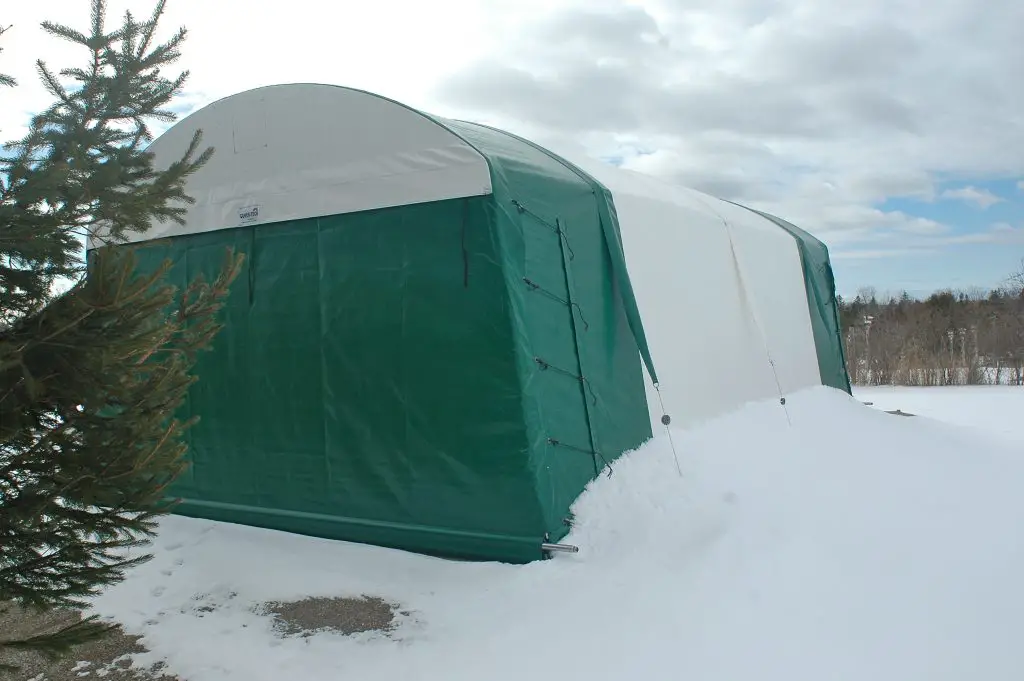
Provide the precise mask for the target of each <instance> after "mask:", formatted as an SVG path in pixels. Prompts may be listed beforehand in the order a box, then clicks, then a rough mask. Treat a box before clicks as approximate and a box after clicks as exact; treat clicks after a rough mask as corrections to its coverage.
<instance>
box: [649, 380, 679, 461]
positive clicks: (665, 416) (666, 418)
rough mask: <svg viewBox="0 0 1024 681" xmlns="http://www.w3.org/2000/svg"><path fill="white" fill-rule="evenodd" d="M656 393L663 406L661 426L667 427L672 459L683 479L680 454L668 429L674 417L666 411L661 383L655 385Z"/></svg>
mask: <svg viewBox="0 0 1024 681" xmlns="http://www.w3.org/2000/svg"><path fill="white" fill-rule="evenodd" d="M654 392H656V393H658V404H659V405H661V425H663V426H665V434H666V435H668V443H669V445H670V446H671V447H672V458H673V459H674V460H675V462H676V471H678V473H679V477H683V467H682V466H680V465H679V453H678V452H677V451H676V443H675V442H674V441H673V440H672V429H671V428H669V427H668V426H669V424H670V423H672V417H671V416H669V415H668V412H667V411H666V410H665V400H663V399H662V397H661V383H655V384H654Z"/></svg>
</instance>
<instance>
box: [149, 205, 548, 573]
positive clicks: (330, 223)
mask: <svg viewBox="0 0 1024 681" xmlns="http://www.w3.org/2000/svg"><path fill="white" fill-rule="evenodd" d="M489 201H491V198H490V197H478V198H473V199H466V200H462V199H460V200H454V201H444V202H436V203H429V204H422V205H416V206H404V207H400V208H393V209H384V210H379V211H370V212H364V213H357V214H350V215H343V216H334V217H327V218H319V219H309V220H302V221H296V222H289V223H278V224H267V225H258V226H256V227H254V228H243V229H233V230H221V231H217V232H211V233H206V234H199V235H190V236H185V237H180V238H177V239H175V240H174V241H172V242H171V243H170V245H169V246H168V247H166V248H163V247H162V250H161V249H152V251H151V252H152V257H153V260H152V264H155V263H156V260H157V259H158V258H159V257H161V256H164V255H168V254H169V255H171V257H173V258H175V260H176V261H179V266H178V267H177V269H176V270H175V277H176V278H177V279H176V283H178V284H179V285H184V283H185V281H186V279H187V278H188V277H192V276H194V275H195V274H197V273H199V272H200V271H202V272H204V273H206V274H207V276H212V275H214V274H215V273H216V271H217V268H218V267H219V265H220V263H221V262H222V258H223V253H224V248H225V247H226V246H235V247H237V248H239V250H243V251H245V252H247V253H248V254H249V256H250V257H249V268H250V269H249V270H247V271H245V272H243V274H242V275H241V276H240V277H239V279H238V280H237V281H236V283H235V285H234V287H233V290H232V295H231V297H230V299H229V301H228V305H227V309H226V312H225V321H226V323H227V326H226V328H225V330H224V332H223V333H222V334H221V335H220V336H218V338H217V339H216V341H215V343H214V348H213V350H212V352H209V353H206V354H204V355H203V357H202V359H201V364H200V366H199V367H198V373H199V375H200V382H199V383H198V384H197V386H195V387H194V388H193V390H192V391H191V393H190V395H189V401H188V405H187V406H188V409H189V411H190V413H197V414H200V415H201V417H202V421H201V422H200V425H198V426H197V427H196V428H195V429H194V430H193V431H192V432H191V434H190V440H191V443H192V447H191V452H190V456H191V458H192V462H193V468H192V470H191V471H190V473H189V474H188V475H187V476H186V477H184V478H182V479H181V480H179V481H178V484H177V485H175V489H174V490H172V491H173V493H175V494H178V495H180V496H181V497H183V499H184V503H183V505H182V506H181V507H180V509H179V510H180V512H181V513H183V514H188V515H195V516H201V517H209V518H213V519H220V520H228V521H233V522H241V523H246V524H252V525H257V526H265V527H274V528H279V529H285V530H288V531H292V532H300V533H308V534H314V535H318V536H328V537H335V538H339V539H350V540H354V541H367V542H371V543H375V544H381V545H390V546H399V547H402V548H406V549H409V550H416V551H423V552H428V553H440V554H444V555H453V556H464V557H470V558H484V559H498V560H509V561H526V560H532V559H536V558H538V557H540V542H541V541H542V537H543V532H544V525H545V523H544V520H543V517H542V514H541V509H540V506H539V503H538V500H537V496H536V489H535V487H536V486H535V480H534V476H533V472H532V470H531V469H530V466H529V459H528V451H529V445H528V442H527V438H526V428H525V424H524V421H523V412H522V401H521V387H520V384H519V373H518V369H517V364H516V353H515V348H514V342H513V340H512V338H513V333H512V325H511V319H510V310H509V303H508V295H507V288H506V286H505V280H504V278H503V273H502V268H501V263H500V261H499V259H498V258H497V257H496V254H495V246H494V233H493V231H492V229H491V222H490V219H491V212H489V210H488V205H489ZM145 250H149V249H145ZM182 263H183V264H184V267H182V266H181V264H182Z"/></svg>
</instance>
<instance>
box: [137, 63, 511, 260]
mask: <svg viewBox="0 0 1024 681" xmlns="http://www.w3.org/2000/svg"><path fill="white" fill-rule="evenodd" d="M197 129H201V130H202V132H203V140H202V144H203V148H205V147H207V146H212V147H214V149H215V152H214V155H213V157H212V158H211V159H210V161H209V162H208V163H207V164H206V166H204V167H203V168H201V169H200V170H198V171H197V172H196V174H195V175H193V176H192V177H191V178H190V179H189V182H188V193H189V195H191V196H192V197H193V198H194V199H195V203H194V204H192V205H190V206H188V213H187V215H186V216H185V225H178V224H176V223H174V222H165V223H156V224H154V227H153V228H152V229H151V230H150V231H148V232H146V233H145V234H137V235H133V240H137V241H141V240H149V239H155V238H163V237H169V236H175V235H179V234H191V233H198V232H205V231H210V230H216V229H225V228H230V227H235V226H241V225H244V224H248V223H249V222H261V223H265V222H278V221H282V220H294V219H301V218H308V217H316V216H322V215H336V214H341V213H349V212H356V211H362V210H371V209H375V208H385V207H390V206H399V205H407V204H412V203H421V202H426V201H437V200H443V199H452V198H460V197H464V196H476V195H482V194H489V193H490V192H491V179H490V172H489V169H488V164H487V160H486V159H485V158H484V157H483V156H482V155H481V154H480V153H479V152H477V151H476V150H475V149H474V148H473V147H472V146H471V145H470V144H468V143H467V142H465V141H464V140H463V139H462V138H460V137H459V136H458V135H456V134H455V133H453V132H451V131H450V130H448V129H446V128H445V127H444V126H443V125H440V124H439V123H437V122H436V121H435V120H433V119H432V118H431V117H429V116H427V115H425V114H422V113H420V112H418V111H416V110H414V109H411V108H409V107H407V106H404V105H402V104H399V103H398V102H395V101H392V100H390V99H386V98H384V97H380V96H378V95H374V94H371V93H368V92H363V91H361V90H354V89H351V88H346V87H339V86H333V85H318V84H301V83H300V84H288V85H272V86H267V87H261V88H256V89H253V90H247V91H245V92H240V93H238V94H234V95H231V96H229V97H225V98H223V99H220V100H218V101H216V102H213V103H211V104H209V105H207V106H205V107H203V108H202V109H199V110H198V111H196V112H194V113H192V114H190V115H189V116H187V117H185V118H183V119H182V120H181V121H179V122H178V123H177V124H175V125H174V126H172V127H171V128H170V129H169V130H167V131H166V132H165V133H164V134H163V135H161V136H160V137H158V138H157V139H156V140H155V141H154V142H153V143H152V144H151V145H150V147H149V150H150V151H151V152H152V153H153V154H154V166H155V167H156V168H164V167H167V166H168V165H170V164H171V163H172V162H174V161H177V160H178V159H180V158H181V157H182V156H183V155H184V154H185V152H186V150H187V149H188V145H189V143H190V142H191V140H192V136H193V134H194V132H195V131H196V130H197ZM254 209H255V210H256V211H257V214H256V215H254V214H253V213H252V211H253V210H254Z"/></svg>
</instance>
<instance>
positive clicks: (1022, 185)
mask: <svg viewBox="0 0 1024 681" xmlns="http://www.w3.org/2000/svg"><path fill="white" fill-rule="evenodd" d="M1017 189H1018V190H1020V191H1022V192H1024V180H1021V181H1019V182H1018V183H1017Z"/></svg>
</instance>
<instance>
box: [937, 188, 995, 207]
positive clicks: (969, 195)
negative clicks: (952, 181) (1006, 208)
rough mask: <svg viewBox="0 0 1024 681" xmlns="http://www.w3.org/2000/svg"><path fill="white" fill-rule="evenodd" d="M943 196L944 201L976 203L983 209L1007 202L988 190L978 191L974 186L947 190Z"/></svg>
mask: <svg viewBox="0 0 1024 681" xmlns="http://www.w3.org/2000/svg"><path fill="white" fill-rule="evenodd" d="M941 196H942V198H944V199H956V200H959V201H966V202H967V203H975V204H977V205H978V206H980V207H982V208H988V207H990V206H994V205H995V204H997V203H999V202H1000V201H1004V200H1005V199H1003V198H1002V197H999V196H996V195H995V194H993V193H992V192H990V191H989V190H987V189H978V188H977V187H972V186H967V187H961V188H960V189H947V190H946V191H944V192H942V194H941Z"/></svg>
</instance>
